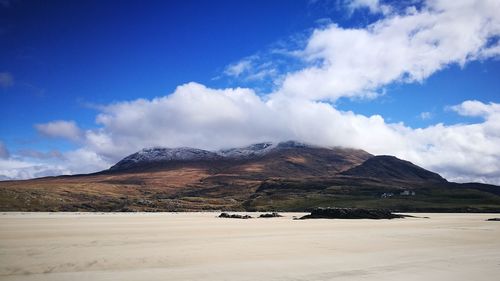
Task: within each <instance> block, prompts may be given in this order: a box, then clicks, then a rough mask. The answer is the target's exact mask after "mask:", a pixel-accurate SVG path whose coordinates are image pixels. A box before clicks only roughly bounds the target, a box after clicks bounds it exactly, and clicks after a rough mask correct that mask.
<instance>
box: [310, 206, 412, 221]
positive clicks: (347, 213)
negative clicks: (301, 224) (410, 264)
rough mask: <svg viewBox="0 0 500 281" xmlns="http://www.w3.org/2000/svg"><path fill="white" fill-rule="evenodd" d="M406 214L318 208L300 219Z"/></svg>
mask: <svg viewBox="0 0 500 281" xmlns="http://www.w3.org/2000/svg"><path fill="white" fill-rule="evenodd" d="M404 217H406V216H405V215H398V214H393V213H391V212H390V211H387V210H376V209H374V210H370V209H357V208H317V209H314V210H312V211H311V214H310V215H305V216H303V217H301V218H300V219H374V220H379V219H395V218H404Z"/></svg>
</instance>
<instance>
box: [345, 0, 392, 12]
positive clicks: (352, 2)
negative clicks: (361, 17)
mask: <svg viewBox="0 0 500 281" xmlns="http://www.w3.org/2000/svg"><path fill="white" fill-rule="evenodd" d="M347 7H348V8H349V9H350V10H351V12H352V11H354V10H356V9H360V8H367V9H368V10H369V11H370V12H371V13H374V14H377V13H382V14H384V15H387V14H389V13H391V12H392V8H391V6H389V5H384V4H381V3H380V0H348V1H347Z"/></svg>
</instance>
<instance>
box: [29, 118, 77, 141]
mask: <svg viewBox="0 0 500 281" xmlns="http://www.w3.org/2000/svg"><path fill="white" fill-rule="evenodd" d="M35 128H36V130H37V131H38V132H39V133H40V134H42V135H43V136H46V137H52V138H64V139H69V140H72V141H78V140H79V139H80V137H81V135H82V132H81V130H80V128H78V126H77V125H76V123H75V122H74V121H65V120H57V121H53V122H48V123H44V124H36V125H35Z"/></svg>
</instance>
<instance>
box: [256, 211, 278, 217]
mask: <svg viewBox="0 0 500 281" xmlns="http://www.w3.org/2000/svg"><path fill="white" fill-rule="evenodd" d="M279 217H282V215H280V214H278V213H276V212H273V213H267V214H262V215H260V216H259V218H279Z"/></svg>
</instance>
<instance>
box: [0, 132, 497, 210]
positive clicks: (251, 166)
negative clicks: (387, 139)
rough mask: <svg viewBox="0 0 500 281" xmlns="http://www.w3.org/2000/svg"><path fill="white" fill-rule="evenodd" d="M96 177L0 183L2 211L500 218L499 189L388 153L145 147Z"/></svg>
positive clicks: (298, 146) (304, 147)
mask: <svg viewBox="0 0 500 281" xmlns="http://www.w3.org/2000/svg"><path fill="white" fill-rule="evenodd" d="M113 167H114V168H110V169H107V170H104V171H101V172H98V173H93V174H83V175H75V176H59V177H50V178H38V179H33V180H25V181H3V182H0V211H203V210H234V211H268V210H276V211H305V210H309V209H310V208H315V207H359V208H384V209H390V210H393V211H451V212H456V211H458V212H462V211H466V212H472V211H481V212H487V211H488V212H497V211H498V212H500V187H498V186H493V185H485V184H478V183H468V184H458V183H453V182H448V181H446V180H445V179H444V178H442V177H441V176H439V175H438V174H436V173H433V172H431V171H428V170H425V169H423V168H421V167H419V166H417V165H414V164H413V163H411V162H409V161H405V160H402V159H398V158H396V157H394V156H383V155H382V156H380V155H379V156H374V155H372V154H370V153H368V152H366V151H364V150H360V149H354V148H343V147H321V146H315V145H309V144H305V143H300V142H296V141H288V142H282V143H269V142H263V143H257V144H252V145H249V146H245V147H240V148H230V149H223V150H218V151H208V150H202V149H196V148H187V147H181V148H158V147H156V148H145V149H142V150H140V151H138V152H136V153H134V154H131V155H129V156H127V157H125V158H123V159H122V160H120V161H118V162H117V164H115V165H114V166H113Z"/></svg>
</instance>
